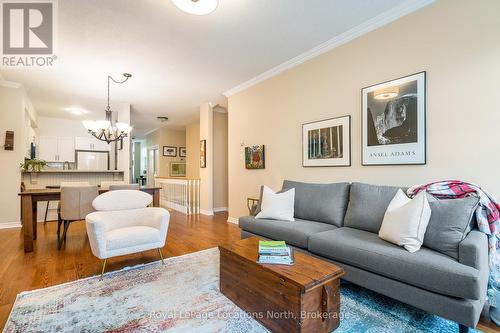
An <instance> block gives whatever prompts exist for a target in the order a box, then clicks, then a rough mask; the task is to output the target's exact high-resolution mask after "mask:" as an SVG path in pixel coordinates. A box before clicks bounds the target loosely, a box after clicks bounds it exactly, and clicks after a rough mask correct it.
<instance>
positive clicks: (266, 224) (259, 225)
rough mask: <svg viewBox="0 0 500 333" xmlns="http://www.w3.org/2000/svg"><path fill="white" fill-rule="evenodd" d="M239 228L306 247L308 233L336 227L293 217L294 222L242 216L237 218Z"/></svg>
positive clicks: (311, 233)
mask: <svg viewBox="0 0 500 333" xmlns="http://www.w3.org/2000/svg"><path fill="white" fill-rule="evenodd" d="M239 225H240V228H241V229H243V230H245V231H249V232H251V233H253V234H257V235H260V236H263V237H267V238H271V239H275V240H284V241H285V242H287V243H288V244H291V245H295V246H298V247H301V248H304V249H307V242H308V238H309V236H310V235H313V234H316V233H318V232H322V231H326V230H333V229H336V227H335V226H333V225H331V224H327V223H320V222H313V221H306V220H300V219H295V221H294V222H288V221H279V220H267V219H256V218H255V217H253V216H244V217H240V219H239Z"/></svg>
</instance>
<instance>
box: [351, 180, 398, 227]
mask: <svg viewBox="0 0 500 333" xmlns="http://www.w3.org/2000/svg"><path fill="white" fill-rule="evenodd" d="M399 189H400V187H393V186H379V185H368V184H363V183H353V184H352V185H351V191H350V196H349V206H348V207H347V212H346V214H345V219H344V226H346V227H349V228H355V229H361V230H366V231H370V232H374V233H378V232H379V230H380V226H381V225H382V221H383V220H384V215H385V211H386V210H387V207H388V206H389V203H390V202H391V200H392V199H393V198H394V196H395V195H396V193H397V192H398V190H399Z"/></svg>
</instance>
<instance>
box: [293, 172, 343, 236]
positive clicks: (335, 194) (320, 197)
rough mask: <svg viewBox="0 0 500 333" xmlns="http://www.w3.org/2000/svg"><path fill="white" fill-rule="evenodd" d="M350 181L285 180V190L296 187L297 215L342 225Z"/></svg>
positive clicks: (306, 218)
mask: <svg viewBox="0 0 500 333" xmlns="http://www.w3.org/2000/svg"><path fill="white" fill-rule="evenodd" d="M349 187H350V184H349V183H334V184H310V183H301V182H294V181H290V180H285V181H284V182H283V190H288V189H291V188H294V189H295V217H297V218H299V219H304V220H310V221H317V222H323V223H329V224H333V225H336V226H338V227H341V226H342V225H343V222H344V215H345V211H346V209H347V200H348V199H349Z"/></svg>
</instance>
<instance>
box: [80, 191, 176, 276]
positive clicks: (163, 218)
mask: <svg viewBox="0 0 500 333" xmlns="http://www.w3.org/2000/svg"><path fill="white" fill-rule="evenodd" d="M152 201H153V198H152V196H151V195H149V194H147V193H145V192H141V191H134V190H120V191H109V192H106V193H103V194H101V195H100V196H98V197H97V198H95V200H94V201H93V202H92V205H93V207H94V209H95V210H96V212H94V213H91V214H89V215H87V217H86V218H85V221H86V226H87V234H88V236H89V241H90V248H91V249H92V253H93V254H94V255H95V256H96V257H97V258H99V259H102V260H104V261H103V266H102V271H101V278H102V275H103V274H104V270H105V269H106V260H107V259H108V258H111V257H116V256H122V255H126V254H131V253H137V252H142V251H147V250H152V249H158V254H159V255H160V258H161V260H162V262H163V256H162V253H161V248H162V247H163V246H164V245H165V240H166V238H167V231H168V224H169V221H170V214H169V212H168V211H167V210H166V209H163V208H159V207H147V206H149V205H150V204H151V202H152Z"/></svg>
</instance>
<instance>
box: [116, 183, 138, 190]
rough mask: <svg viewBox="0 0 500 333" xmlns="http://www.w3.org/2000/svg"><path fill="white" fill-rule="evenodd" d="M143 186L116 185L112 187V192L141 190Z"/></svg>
mask: <svg viewBox="0 0 500 333" xmlns="http://www.w3.org/2000/svg"><path fill="white" fill-rule="evenodd" d="M140 188H141V186H140V185H139V184H115V185H110V186H109V190H110V191H118V190H139V189H140Z"/></svg>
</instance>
